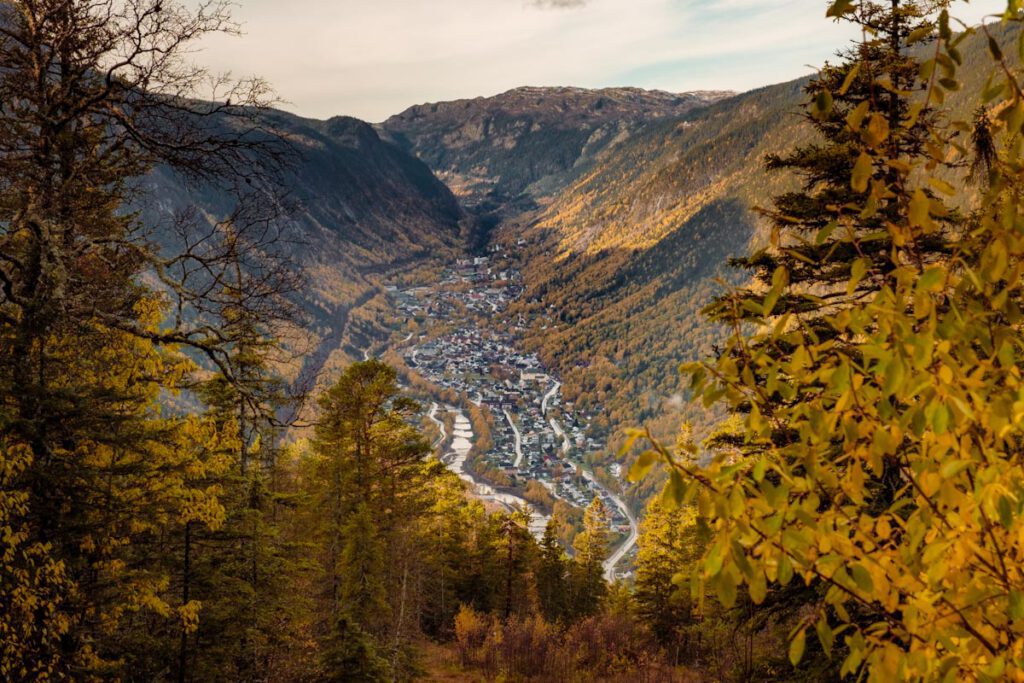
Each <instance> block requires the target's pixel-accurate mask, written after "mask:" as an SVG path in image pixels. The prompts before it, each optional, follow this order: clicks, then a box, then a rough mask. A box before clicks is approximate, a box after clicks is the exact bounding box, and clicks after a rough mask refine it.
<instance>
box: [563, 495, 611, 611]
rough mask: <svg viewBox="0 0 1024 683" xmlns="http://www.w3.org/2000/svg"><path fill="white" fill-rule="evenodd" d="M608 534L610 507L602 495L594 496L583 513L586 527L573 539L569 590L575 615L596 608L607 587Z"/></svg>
mask: <svg viewBox="0 0 1024 683" xmlns="http://www.w3.org/2000/svg"><path fill="white" fill-rule="evenodd" d="M609 536H610V533H609V530H608V508H606V507H605V505H604V502H603V501H602V500H601V499H600V498H594V500H593V501H592V502H591V503H590V505H588V506H587V509H586V511H585V512H584V514H583V531H581V532H580V533H578V534H577V535H576V538H575V539H574V540H573V549H574V550H575V551H576V556H575V558H574V561H573V564H572V568H571V570H570V571H571V578H570V582H571V584H570V590H571V595H572V606H571V612H572V614H573V616H574V617H576V618H579V617H584V616H589V615H591V614H594V613H595V612H597V610H598V608H599V607H600V605H601V601H602V600H603V599H604V596H605V594H606V593H607V591H608V586H607V584H606V583H605V580H604V561H605V558H606V557H607V556H608V544H609V540H610V539H609Z"/></svg>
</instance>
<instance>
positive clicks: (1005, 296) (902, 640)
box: [0, 0, 1024, 683]
mask: <svg viewBox="0 0 1024 683" xmlns="http://www.w3.org/2000/svg"><path fill="white" fill-rule="evenodd" d="M1020 5H1021V3H1020V2H1019V0H1008V2H1007V8H1006V12H1005V14H1004V15H1003V16H1002V17H1001V19H1000V21H1001V22H1002V25H999V23H997V22H993V23H991V24H985V25H981V26H978V27H971V26H965V25H962V24H959V23H957V21H956V19H955V17H954V16H951V13H950V8H951V3H948V2H945V1H943V0H929V1H925V0H887V1H886V2H884V3H882V2H876V1H874V0H834V1H833V2H830V3H829V4H828V6H827V8H826V11H827V16H824V17H822V21H841V22H850V23H852V24H853V25H854V26H855V27H856V28H857V29H859V34H860V35H861V39H860V40H859V41H857V42H856V43H854V44H853V45H851V46H848V47H847V48H846V49H844V50H842V51H840V52H839V53H838V54H837V57H836V59H835V60H834V62H832V63H829V64H826V65H824V66H823V67H822V68H821V69H820V71H819V72H818V74H817V75H816V76H815V77H814V78H812V79H810V80H809V81H808V82H807V83H806V84H805V86H804V89H803V101H804V105H803V110H802V112H803V113H802V116H803V119H802V121H803V124H802V125H804V126H805V127H806V131H807V134H806V136H802V137H800V138H799V139H798V140H797V142H798V143H799V144H797V145H796V146H795V147H793V146H790V147H787V148H784V149H783V148H780V149H774V150H773V149H769V150H766V152H767V153H766V156H765V157H764V158H763V159H762V160H761V161H762V166H761V172H762V173H763V174H765V177H767V178H782V179H783V180H779V181H778V182H777V183H776V182H775V181H764V182H763V184H760V185H758V187H759V188H777V190H776V191H773V193H772V194H769V190H765V193H766V195H768V196H765V197H763V198H761V203H760V205H761V207H762V208H760V209H759V210H758V213H757V214H756V217H751V218H743V220H751V221H753V220H758V221H762V222H763V228H762V229H763V231H764V243H763V244H759V245H756V246H755V248H754V249H752V250H751V251H750V253H748V254H745V255H742V256H738V257H736V258H734V259H732V261H731V266H732V272H731V273H728V274H723V275H722V283H723V286H722V288H721V291H720V292H717V293H715V292H710V291H706V290H705V289H704V288H702V287H694V288H693V289H686V290H684V292H687V293H689V294H692V295H693V296H699V297H701V298H702V299H706V300H703V301H701V302H700V303H701V304H702V306H703V310H702V316H703V317H702V318H701V320H702V321H703V322H702V323H701V325H703V326H704V327H700V326H697V325H695V324H694V322H693V321H692V320H690V319H689V317H687V320H686V325H687V326H686V328H685V334H686V337H687V338H688V339H691V340H694V341H693V344H694V345H695V346H696V347H698V348H696V349H695V350H694V353H693V354H692V357H701V358H703V360H696V361H692V362H691V358H690V357H688V358H680V359H678V361H683V360H686V361H687V362H686V363H685V364H683V365H682V366H681V367H680V373H679V375H680V376H678V377H677V376H675V375H672V374H671V373H670V376H667V377H665V378H664V380H659V381H663V382H665V383H666V385H672V386H675V385H676V384H678V386H679V390H680V392H683V391H684V390H685V397H686V398H687V399H688V400H689V401H691V403H692V405H693V406H696V407H699V408H700V409H701V410H703V411H704V412H703V413H702V414H703V415H704V416H705V418H704V419H705V422H704V423H701V424H699V425H697V426H696V428H695V426H694V425H692V424H684V425H681V426H679V425H673V426H672V428H671V436H669V437H666V433H668V432H669V431H670V430H669V427H668V426H667V422H668V421H667V420H665V419H662V420H660V421H659V420H658V419H657V416H656V415H654V416H652V415H651V414H649V413H653V412H656V410H655V408H656V407H655V406H645V407H644V410H645V411H646V412H644V413H643V414H642V415H641V414H640V413H638V414H637V415H636V416H635V417H634V418H633V420H634V424H636V425H637V426H636V427H635V428H631V429H629V430H627V431H625V433H623V434H621V435H617V436H616V440H617V442H618V443H620V444H621V450H620V456H621V458H622V459H623V462H624V463H626V464H627V465H628V468H627V469H628V478H629V480H630V481H631V482H633V483H636V484H637V485H638V489H637V490H639V491H642V492H643V495H644V497H646V500H647V502H646V509H645V512H644V515H643V519H642V524H641V533H640V539H639V543H638V547H639V550H638V554H637V558H636V562H635V571H634V572H633V573H632V575H631V576H629V577H627V578H626V579H622V580H617V581H614V582H609V581H607V580H606V578H605V573H604V568H603V565H602V563H603V561H604V560H605V558H606V557H607V556H608V554H609V552H610V550H611V547H610V546H611V544H612V538H613V536H612V533H611V530H610V529H609V521H608V518H609V511H608V510H607V509H606V508H605V506H604V504H603V503H602V500H601V499H600V498H596V499H594V501H593V502H592V503H590V504H589V505H588V506H587V507H586V509H585V510H583V511H582V513H581V515H580V516H581V517H582V519H581V520H579V527H580V528H579V530H578V532H577V530H576V529H573V530H572V533H570V531H569V530H567V529H566V528H565V525H566V518H567V517H568V515H569V513H568V512H565V513H564V514H562V515H559V516H556V518H555V519H553V520H552V522H551V523H549V524H548V526H547V528H546V530H545V532H544V534H543V535H542V536H541V537H540V538H535V537H534V536H533V535H532V534H531V533H530V532H529V529H528V526H527V523H528V519H529V516H528V513H527V511H526V510H512V511H509V510H497V509H495V508H494V506H488V505H485V504H484V503H483V502H482V501H481V500H479V499H477V498H475V497H473V496H471V495H470V493H469V492H468V491H467V487H466V485H465V484H464V482H463V481H462V480H461V479H460V478H459V477H458V476H456V475H455V474H453V473H452V472H450V471H449V470H448V469H447V468H446V467H445V466H444V464H442V462H440V461H439V460H438V458H436V457H434V448H433V445H432V444H431V442H430V440H429V437H428V436H427V434H426V433H425V432H424V429H423V425H424V419H423V407H422V406H421V405H420V404H419V403H418V402H417V401H416V400H415V389H416V386H415V384H416V383H415V381H414V380H413V378H411V377H408V374H409V373H411V370H410V369H409V368H408V367H405V366H401V363H400V361H401V359H400V357H399V358H394V354H391V355H389V354H384V358H385V361H387V360H389V359H393V360H394V362H390V363H389V362H385V361H381V360H375V359H369V360H366V361H364V362H353V363H349V364H347V365H345V366H344V367H341V368H337V369H336V371H332V373H331V375H330V377H320V378H316V379H317V380H318V381H317V382H305V383H304V382H302V381H299V380H301V379H303V378H302V377H301V373H295V372H294V368H295V367H296V365H298V366H300V367H301V366H302V364H303V353H305V351H304V350H303V349H302V347H301V346H297V345H295V344H294V342H293V338H294V334H295V331H296V330H297V329H299V328H301V326H302V325H303V315H304V312H303V311H302V310H301V306H299V305H297V304H296V296H295V295H296V293H297V292H299V291H300V290H301V289H302V288H303V287H305V286H306V283H305V282H303V280H302V278H301V272H300V271H299V270H298V269H297V268H296V267H295V265H294V259H295V253H294V245H293V244H292V243H291V241H290V239H289V237H288V235H286V234H283V233H282V232H281V231H280V230H279V229H278V228H277V227H276V226H278V225H279V224H280V219H281V218H282V215H283V212H287V210H288V207H289V204H288V202H287V201H285V198H284V197H282V196H280V195H279V194H277V189H276V188H277V185H278V184H277V181H278V180H279V179H280V177H281V176H282V174H286V173H287V172H288V168H289V165H290V164H292V163H293V162H294V159H293V155H294V154H295V152H294V148H293V147H289V146H287V145H285V144H283V140H284V138H285V137H286V136H285V135H284V134H283V133H282V131H281V130H279V129H277V128H275V125H274V120H273V118H267V117H266V116H264V113H265V111H266V110H267V108H268V107H270V105H271V104H273V103H274V96H273V93H272V91H271V89H270V87H269V86H268V84H266V83H264V82H263V81H261V80H258V79H250V80H241V81H235V80H231V79H229V78H227V77H223V76H217V75H214V74H212V73H211V72H209V71H207V70H205V69H203V68H202V67H200V66H196V65H194V64H193V62H192V60H191V58H192V56H193V53H192V52H191V48H192V47H193V46H194V45H195V44H196V43H197V41H200V40H201V39H202V38H203V37H204V36H207V35H210V34H217V33H233V32H237V30H238V26H237V25H236V24H235V23H234V22H233V20H232V18H231V13H230V10H231V6H230V3H227V2H220V1H219V0H210V1H208V2H204V3H202V4H199V5H194V4H185V3H180V4H179V3H176V2H173V0H9V1H7V2H3V3H0V679H2V680H5V681H17V682H21V681H179V682H181V683H184V682H186V681H189V682H192V681H273V682H278V681H280V682H284V681H300V682H301V681H309V682H311V683H314V682H327V681H338V682H343V681H344V682H347V681H352V682H359V681H364V682H376V681H412V680H448V681H541V682H543V681H581V682H582V681H592V680H602V681H621V682H623V683H626V682H632V681H637V682H640V681H644V682H646V681H659V682H660V681H667V682H671V681H680V682H689V681H704V680H714V681H823V680H845V679H850V680H862V679H863V680H869V681H879V682H881V681H894V680H907V681H958V680H978V681H996V680H1024V573H1022V571H1021V569H1020V568H1021V566H1024V468H1022V464H1024V462H1022V457H1024V456H1022V453H1024V448H1022V445H1024V379H1022V371H1024V329H1022V327H1024V304H1022V302H1024V289H1022V288H1024V185H1022V183H1024V80H1022V74H1021V72H1020V67H1019V64H1020V62H1021V59H1022V55H1024V33H1022V32H1020V31H1019V30H1017V27H1016V25H1017V23H1018V22H1020V21H1024V10H1022V8H1021V6H1020ZM736 11H742V10H741V9H737V10H736ZM972 46H973V47H972ZM969 47H970V51H968V48H969ZM965 70H969V71H970V73H968V74H967V76H968V77H969V78H965V77H964V75H963V74H964V71H965ZM982 70H984V73H985V76H986V78H985V79H984V80H982V79H979V77H978V73H979V72H980V71H982ZM965 84H968V85H965ZM965 102H968V103H969V104H965ZM157 170H160V171H167V172H173V173H175V174H177V175H178V177H180V178H181V182H182V183H185V184H187V185H188V186H189V187H193V188H209V187H217V188H219V191H222V192H225V193H227V194H229V195H230V196H232V197H234V199H235V208H234V209H233V210H231V211H229V212H228V213H227V214H226V215H224V216H222V217H212V218H211V217H210V216H209V215H207V214H205V213H203V212H201V211H184V212H169V213H165V214H163V215H161V216H160V217H159V219H155V218H153V215H154V214H153V213H152V212H147V211H144V210H142V208H141V207H144V206H146V205H147V203H152V202H154V201H155V199H154V198H153V197H151V196H149V195H148V194H147V193H148V192H149V191H150V188H149V187H148V186H147V184H146V182H145V178H146V177H147V175H148V174H150V173H153V172H155V171H157ZM432 187H433V186H432ZM197 191H199V190H198V189H197ZM446 201H447V200H446ZM445 206H448V204H447V203H446V204H445ZM730 206H731V205H730ZM449 208H450V207H449ZM734 208H735V207H732V208H730V210H729V211H723V212H720V213H717V214H716V213H715V212H713V211H712V212H711V213H703V214H701V213H700V212H697V214H698V215H699V216H700V218H699V220H697V223H698V224H699V226H700V229H701V230H705V231H712V230H715V229H716V228H715V221H725V220H729V217H730V216H732V215H734V213H735V211H734ZM552 229H553V228H552ZM721 229H722V230H725V229H726V228H721ZM668 244H669V245H675V246H676V247H678V249H679V253H678V254H667V255H666V258H667V259H672V258H673V257H678V258H679V259H680V261H681V265H680V268H682V269H683V271H685V270H686V269H687V268H696V267H699V265H700V264H699V259H700V253H699V250H696V249H695V248H692V245H690V244H687V243H686V240H682V239H680V240H670V241H669V243H668ZM588 264H589V262H588ZM588 264H585V265H588ZM662 266H663V264H662V263H661V262H659V261H656V260H653V256H652V257H651V259H648V260H641V261H639V262H636V263H635V264H634V270H633V271H630V278H631V280H630V281H631V282H634V283H640V284H636V289H635V291H631V292H630V294H631V296H637V297H643V296H655V295H654V294H653V293H652V288H653V289H657V284H658V283H657V282H654V281H648V280H646V279H644V278H646V277H647V275H649V274H650V273H651V272H653V271H658V275H659V276H661V275H665V274H666V272H667V273H668V275H667V276H677V277H682V274H680V273H681V272H682V271H679V272H677V271H676V270H673V269H671V268H670V269H668V270H667V271H665V270H664V269H663V268H662ZM538 267H540V266H538ZM543 267H545V268H557V267H558V265H557V263H555V264H545V265H544V266H543ZM598 267H599V268H600V267H602V266H598ZM673 273H674V275H673ZM683 274H685V273H683ZM571 286H572V283H569V284H567V285H566V287H571ZM623 286H627V288H628V287H631V286H632V285H630V284H629V283H624V285H623ZM565 291H569V292H571V291H572V290H571V289H567V290H565ZM563 294H564V292H563ZM567 296H568V295H567ZM380 305H381V306H383V304H380ZM679 305H680V306H682V305H683V304H682V303H679ZM687 306H688V308H686V310H687V311H689V310H691V309H692V308H693V304H692V302H688V303H687ZM663 313H664V311H662V312H661V313H659V314H658V315H659V316H661V315H662V314H663ZM664 315H665V316H668V318H669V319H670V320H671V316H669V315H668V314H667V313H664ZM372 322H373V321H362V323H364V326H365V327H366V328H371V327H372V324H371V323H372ZM676 322H677V323H678V322H679V321H678V320H676ZM649 323H650V321H646V320H644V319H642V318H641V319H627V318H626V316H623V320H619V321H616V324H626V325H627V326H629V325H634V326H635V327H634V328H633V329H634V332H633V333H632V334H633V335H634V336H637V338H641V339H643V340H645V343H648V342H649V343H650V344H652V345H654V346H656V347H657V348H656V349H652V353H654V352H655V351H656V352H657V353H659V354H663V353H665V350H664V349H665V348H666V347H669V346H671V347H672V348H675V347H674V346H672V345H671V342H672V341H673V340H672V339H671V338H670V337H671V334H672V332H673V328H672V325H673V324H674V323H672V322H667V323H661V324H662V325H665V326H666V327H664V328H660V327H659V328H658V329H654V326H653V325H651V326H650V327H645V325H648V324H649ZM609 324H611V323H609ZM637 330H639V331H641V332H643V334H642V335H636V331H637ZM648 330H649V331H648ZM708 330H713V332H708ZM710 339H717V340H718V341H716V342H715V343H709V340H710ZM531 343H533V344H534V345H535V346H538V347H543V352H544V353H545V354H555V353H557V352H558V348H557V344H555V343H552V342H550V341H547V342H546V343H545V342H544V341H543V340H541V341H538V340H536V339H534V340H532V342H531ZM579 352H580V350H579V349H578V348H574V349H572V353H579ZM623 358H624V355H623V356H620V357H614V354H613V357H610V358H608V357H602V358H593V359H582V358H577V357H575V356H574V357H573V358H572V360H573V362H577V361H582V360H588V361H589V362H590V363H592V364H593V365H595V366H600V365H601V364H606V365H608V366H610V367H615V368H618V367H620V363H621V362H622V361H623ZM630 363H631V364H630V365H628V366H626V367H628V368H633V369H637V372H640V371H641V370H642V371H643V372H644V373H645V377H647V376H648V375H650V373H652V372H653V371H654V370H655V369H656V368H654V366H650V365H648V364H644V363H643V362H642V359H641V360H636V359H635V358H634V359H632V360H631V361H630ZM400 366H401V367H400ZM400 373H401V374H400ZM297 375H298V377H297ZM403 377H405V381H403V379H402V378H403ZM307 379H308V378H307ZM567 381H568V382H573V381H576V382H577V384H578V386H577V387H576V388H575V391H577V392H578V393H579V394H580V395H584V394H587V395H589V398H588V399H587V405H602V404H605V403H610V404H613V405H614V406H615V409H616V410H624V409H625V406H626V402H625V401H619V402H616V401H614V400H613V399H614V398H615V397H610V396H607V395H605V394H606V392H608V391H609V390H610V388H611V385H602V386H586V383H585V380H581V379H579V378H569V379H567ZM644 381H648V380H647V379H645V380H644ZM456 398H458V397H454V398H453V400H455V399H456ZM459 400H461V399H459ZM694 414H696V409H695V412H694ZM473 419H474V420H476V421H477V422H478V423H479V424H478V425H477V429H478V431H479V432H480V433H481V435H484V434H485V433H486V430H487V425H486V423H485V422H481V420H483V417H482V416H479V415H473ZM629 419H630V418H629V416H628V415H615V416H609V417H608V419H607V422H608V423H609V424H612V423H614V424H619V423H621V422H623V421H628V420H629ZM645 422H646V424H647V426H643V423H645ZM652 423H653V424H654V425H655V426H654V427H653V428H652V426H651V424H652ZM529 493H530V495H531V496H532V497H534V498H543V497H545V496H546V495H547V492H546V491H545V490H543V489H538V487H534V489H533V490H531V491H530V492H529ZM549 502H550V501H549ZM570 538H571V541H570V540H569V539H570Z"/></svg>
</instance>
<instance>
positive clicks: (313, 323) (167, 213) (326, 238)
mask: <svg viewBox="0 0 1024 683" xmlns="http://www.w3.org/2000/svg"><path fill="white" fill-rule="evenodd" d="M261 117H262V118H261V121H260V122H261V124H262V125H263V126H264V127H265V128H266V129H268V131H270V132H273V133H274V134H276V135H278V136H280V138H281V139H283V140H284V141H285V144H286V145H287V147H288V152H289V155H290V157H291V158H293V159H294V163H292V164H291V165H290V166H289V167H288V169H287V170H286V171H285V173H284V174H283V177H282V178H280V179H279V182H280V185H281V189H283V190H284V195H285V197H284V199H285V201H286V203H287V208H286V210H285V212H284V214H283V216H282V217H280V218H279V219H278V220H277V221H276V225H275V227H276V228H277V229H278V230H280V231H281V233H282V234H284V235H286V236H287V246H286V250H287V256H288V257H289V259H290V260H291V261H293V262H294V263H295V264H296V266H297V267H299V268H301V270H302V271H303V274H304V275H305V276H306V280H307V285H306V287H305V288H304V289H303V291H302V292H300V293H298V299H299V301H298V303H299V304H300V306H301V307H302V308H303V309H304V310H305V312H306V313H307V315H308V318H309V321H310V324H309V327H308V329H307V330H304V331H303V332H308V333H309V337H310V339H309V340H308V343H309V344H311V348H302V349H297V350H299V351H301V352H302V353H303V355H305V356H306V359H305V361H304V366H303V368H302V370H304V371H305V372H306V373H308V374H315V373H317V372H318V371H319V370H320V369H321V368H323V367H324V366H325V365H327V364H330V365H332V366H334V365H338V364H340V362H342V361H343V360H344V359H345V358H346V357H358V350H359V349H362V348H365V347H366V346H367V345H368V340H369V339H372V338H374V337H376V336H379V333H380V330H379V329H376V327H377V322H376V321H377V319H378V318H379V317H380V316H379V315H378V313H379V311H381V310H383V308H382V307H385V306H386V301H385V297H384V295H383V288H382V286H381V284H380V277H381V276H382V275H384V274H392V275H393V274H394V273H395V272H397V271H402V270H408V269H412V268H416V267H417V266H419V265H421V264H423V263H426V262H430V261H432V260H434V259H439V258H440V259H445V258H454V255H455V254H459V253H462V251H463V250H464V247H465V244H466V241H467V236H468V230H469V222H468V221H467V219H466V216H465V214H464V212H463V210H462V208H461V207H460V205H459V202H458V200H457V199H456V198H455V196H454V195H453V194H452V193H451V191H450V190H449V189H448V188H447V186H445V184H444V183H442V182H441V181H440V180H438V179H437V178H436V177H435V176H434V174H433V173H432V172H431V170H430V169H429V168H428V167H427V165H426V164H424V163H423V162H422V161H420V160H418V159H416V158H415V157H413V156H411V155H410V154H408V153H407V152H405V151H403V150H402V149H400V148H399V147H398V146H397V145H395V144H394V143H392V142H390V141H388V140H383V139H381V137H380V135H379V134H378V133H377V131H376V130H374V128H373V127H372V126H370V125H369V124H368V123H365V122H363V121H359V120H357V119H354V118H349V117H335V118H331V119H329V120H327V121H317V120H313V119H306V118H302V117H299V116H295V115H292V114H289V113H286V112H281V111H269V112H266V113H264V114H262V115H261ZM225 125H228V124H227V123H226V122H225ZM253 163H254V164H255V163H259V160H258V159H254V160H253ZM148 184H149V188H148V189H149V190H150V192H149V196H152V197H156V198H159V200H158V201H157V202H154V203H151V204H147V205H146V206H144V207H142V208H143V213H144V215H145V216H146V218H147V222H149V223H151V224H155V225H159V224H161V222H162V221H166V220H167V219H168V218H170V217H172V216H174V215H176V214H177V213H178V212H180V211H182V210H186V209H188V208H190V207H194V208H195V209H198V211H199V213H200V214H201V215H202V216H204V217H206V218H207V220H208V221H217V220H222V219H223V218H224V217H225V216H227V215H229V214H230V213H231V211H232V209H233V206H234V203H235V200H234V199H233V198H232V197H231V195H229V194H228V193H227V192H226V191H225V190H224V189H221V188H217V187H209V186H203V187H198V188H197V187H194V186H191V185H189V184H187V183H186V182H185V181H184V179H182V178H181V177H179V176H177V175H175V174H174V173H172V172H170V171H169V170H167V169H158V170H157V171H156V172H154V173H153V174H152V175H151V176H150V178H149V179H148ZM296 370H298V369H296Z"/></svg>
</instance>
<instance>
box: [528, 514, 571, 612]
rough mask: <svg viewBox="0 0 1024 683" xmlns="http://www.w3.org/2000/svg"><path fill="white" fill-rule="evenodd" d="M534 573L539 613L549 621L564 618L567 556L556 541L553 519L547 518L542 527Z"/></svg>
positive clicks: (566, 594) (566, 596)
mask: <svg viewBox="0 0 1024 683" xmlns="http://www.w3.org/2000/svg"><path fill="white" fill-rule="evenodd" d="M536 575H537V598H538V600H539V602H540V612H541V614H542V615H543V616H544V618H545V619H546V620H548V621H549V622H551V623H555V622H558V621H562V620H564V619H565V617H566V608H567V604H566V601H567V598H568V592H569V584H568V558H566V555H565V550H564V549H563V548H562V546H561V544H560V543H559V542H558V535H557V532H556V530H555V522H554V520H548V523H547V526H545V527H544V536H543V537H542V538H541V542H540V552H539V555H538V558H537V569H536Z"/></svg>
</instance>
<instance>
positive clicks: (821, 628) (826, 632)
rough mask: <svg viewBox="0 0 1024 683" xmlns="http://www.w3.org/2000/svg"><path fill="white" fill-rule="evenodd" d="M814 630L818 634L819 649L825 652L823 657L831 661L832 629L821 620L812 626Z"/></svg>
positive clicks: (833, 638)
mask: <svg viewBox="0 0 1024 683" xmlns="http://www.w3.org/2000/svg"><path fill="white" fill-rule="evenodd" d="M814 630H815V632H816V633H817V634H818V642H819V643H821V649H822V650H824V651H825V656H826V657H828V658H829V659H832V645H833V644H834V642H835V634H833V633H832V627H831V626H829V625H828V622H827V621H826V620H825V619H824V618H822V619H819V620H818V623H816V624H815V625H814Z"/></svg>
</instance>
